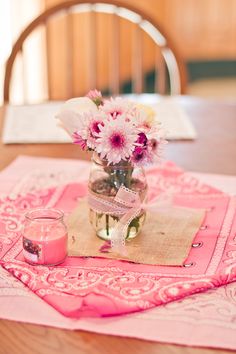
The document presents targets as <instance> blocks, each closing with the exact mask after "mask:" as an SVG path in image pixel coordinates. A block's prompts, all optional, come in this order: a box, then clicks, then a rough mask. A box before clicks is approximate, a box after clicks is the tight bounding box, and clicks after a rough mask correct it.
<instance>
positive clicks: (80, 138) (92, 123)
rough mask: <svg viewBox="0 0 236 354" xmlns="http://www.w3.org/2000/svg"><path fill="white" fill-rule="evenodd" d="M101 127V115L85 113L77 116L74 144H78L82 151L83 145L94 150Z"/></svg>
mask: <svg viewBox="0 0 236 354" xmlns="http://www.w3.org/2000/svg"><path fill="white" fill-rule="evenodd" d="M102 125H103V117H102V115H101V114H94V113H92V112H85V113H83V114H80V115H79V116H78V121H77V130H76V131H75V132H74V134H73V138H74V143H75V144H79V145H80V146H81V147H82V148H83V149H84V148H85V146H84V145H87V147H88V148H90V149H94V147H95V144H96V140H97V137H98V134H99V132H100V128H99V127H100V126H102Z"/></svg>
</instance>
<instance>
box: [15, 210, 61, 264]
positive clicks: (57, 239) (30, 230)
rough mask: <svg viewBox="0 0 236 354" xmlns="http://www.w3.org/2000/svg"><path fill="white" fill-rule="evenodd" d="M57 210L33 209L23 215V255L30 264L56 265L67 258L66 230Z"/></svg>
mask: <svg viewBox="0 0 236 354" xmlns="http://www.w3.org/2000/svg"><path fill="white" fill-rule="evenodd" d="M63 217H64V214H63V212H62V211H60V210H58V209H51V208H43V209H33V210H31V211H29V212H28V213H27V214H26V215H25V222H24V227H23V231H22V236H23V254H24V257H25V260H26V261H27V262H28V263H31V264H41V265H57V264H59V263H62V262H63V261H64V260H65V258H66V256H67V240H68V235H67V228H66V225H65V223H64V221H63Z"/></svg>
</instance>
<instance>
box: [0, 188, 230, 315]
mask: <svg viewBox="0 0 236 354" xmlns="http://www.w3.org/2000/svg"><path fill="white" fill-rule="evenodd" d="M157 189H158V188H157V186H155V187H154V188H153V186H152V185H150V194H153V196H155V193H156V191H157ZM207 192H209V191H207V190H206V191H204V193H203V194H201V193H200V191H198V192H197V193H195V194H190V195H189V194H185V191H184V192H183V194H177V195H176V196H175V205H179V206H184V207H193V208H204V209H206V210H207V215H206V217H205V220H204V224H203V225H202V227H201V229H200V230H199V232H198V233H197V235H196V236H195V239H194V243H193V247H192V250H191V252H190V254H189V257H188V258H187V260H186V262H185V264H184V266H183V267H168V266H150V265H142V264H134V263H129V262H125V261H123V262H122V261H118V260H108V259H101V258H81V257H80V258H77V257H68V258H67V260H66V262H65V263H64V264H62V265H60V266H57V267H45V266H31V265H29V264H27V263H25V262H24V258H23V256H22V240H21V234H20V229H21V225H22V218H23V215H24V213H25V211H26V210H29V209H31V208H32V207H41V206H52V207H56V208H60V209H62V210H64V211H66V212H70V211H71V210H73V209H74V207H75V206H76V205H77V203H78V199H79V198H80V197H83V196H84V195H85V193H86V185H85V184H68V185H66V186H62V187H57V188H50V189H47V190H43V191H39V192H34V193H27V194H26V195H19V196H16V197H14V198H12V197H11V196H9V197H6V198H3V199H2V200H0V213H1V214H0V215H1V221H0V232H1V234H2V235H6V236H5V237H4V236H3V238H4V241H5V243H3V245H2V249H1V253H0V257H1V264H2V266H3V267H4V268H5V269H6V270H8V271H9V272H11V273H12V274H13V275H14V276H15V277H16V278H18V279H19V280H21V281H22V282H23V283H24V284H25V285H27V286H28V287H29V288H30V289H31V290H32V291H33V292H34V293H35V294H36V295H38V296H39V297H41V298H42V299H44V300H45V301H46V302H48V303H49V304H50V305H52V306H53V307H54V308H56V309H57V310H58V311H59V312H61V313H62V314H63V315H65V316H68V317H74V318H79V317H83V316H101V317H103V316H111V315H120V314H126V313H131V312H136V311H141V310H144V309H148V308H152V307H155V306H158V305H161V304H165V303H167V302H170V301H173V300H177V299H179V298H182V297H185V296H188V295H191V294H194V293H197V292H202V291H205V290H208V289H211V288H214V287H218V286H220V285H224V284H227V283H229V282H232V281H233V280H234V279H236V273H235V269H236V261H235V260H234V258H233V256H234V253H235V251H236V244H235V245H234V243H235V241H234V233H235V232H236V225H235V221H234V215H235V209H236V199H235V198H233V197H232V198H230V197H228V196H227V195H221V194H217V193H216V194H210V195H209V193H207Z"/></svg>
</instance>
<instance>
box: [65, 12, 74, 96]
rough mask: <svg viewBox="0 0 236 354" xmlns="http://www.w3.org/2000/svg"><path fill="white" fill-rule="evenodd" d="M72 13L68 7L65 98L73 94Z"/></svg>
mask: <svg viewBox="0 0 236 354" xmlns="http://www.w3.org/2000/svg"><path fill="white" fill-rule="evenodd" d="M73 51H74V50H73V14H72V13H71V12H70V9H69V10H67V16H66V73H67V76H66V86H67V87H66V91H67V98H70V97H72V96H73Z"/></svg>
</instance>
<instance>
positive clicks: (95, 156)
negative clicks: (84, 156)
mask: <svg viewBox="0 0 236 354" xmlns="http://www.w3.org/2000/svg"><path fill="white" fill-rule="evenodd" d="M92 162H94V163H95V164H96V165H99V166H103V167H104V166H105V167H106V168H110V169H113V168H117V167H120V168H122V169H125V168H131V167H132V168H133V167H134V165H133V164H132V163H131V162H129V161H121V162H119V163H117V164H114V165H112V164H110V165H109V164H108V161H107V160H106V159H101V158H100V157H99V155H98V154H97V153H93V156H92Z"/></svg>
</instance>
